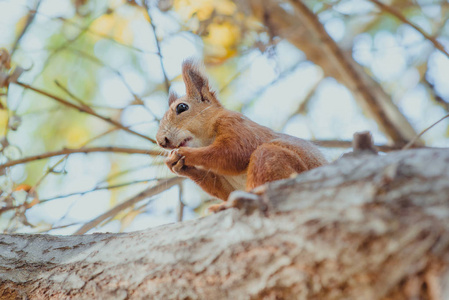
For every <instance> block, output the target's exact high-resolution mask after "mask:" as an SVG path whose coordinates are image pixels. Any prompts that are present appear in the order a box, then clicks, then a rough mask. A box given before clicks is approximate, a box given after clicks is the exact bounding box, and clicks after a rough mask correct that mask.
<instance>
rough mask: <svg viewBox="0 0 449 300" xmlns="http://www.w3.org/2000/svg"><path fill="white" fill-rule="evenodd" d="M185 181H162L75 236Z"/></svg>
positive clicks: (173, 179)
mask: <svg viewBox="0 0 449 300" xmlns="http://www.w3.org/2000/svg"><path fill="white" fill-rule="evenodd" d="M184 179H185V178H183V177H174V178H170V179H164V180H161V181H160V182H159V183H158V184H157V185H155V186H152V187H149V188H147V189H145V190H144V191H142V192H140V193H139V194H137V195H136V196H134V197H132V198H130V199H128V200H126V201H125V202H123V203H120V204H119V205H117V206H115V207H114V208H112V209H110V210H108V211H107V212H105V213H104V214H101V215H100V216H98V217H96V218H95V219H93V220H92V221H90V222H88V223H86V224H84V225H83V226H82V227H81V228H80V229H78V230H77V231H76V232H75V233H74V234H84V233H86V232H88V231H89V230H91V229H92V228H94V227H95V226H97V225H98V224H100V223H101V222H103V221H104V220H107V219H109V218H113V217H114V216H116V215H117V214H118V213H119V212H121V211H123V210H124V209H126V208H128V207H130V206H133V205H134V204H136V203H138V202H140V201H142V200H144V199H146V198H149V197H152V196H155V195H157V194H160V193H162V192H164V191H166V190H168V189H169V188H171V187H172V186H175V185H178V184H180V183H181V182H182V181H183V180H184Z"/></svg>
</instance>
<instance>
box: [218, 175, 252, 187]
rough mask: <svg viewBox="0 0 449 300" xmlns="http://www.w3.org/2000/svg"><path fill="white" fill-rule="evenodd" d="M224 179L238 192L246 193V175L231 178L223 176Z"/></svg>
mask: <svg viewBox="0 0 449 300" xmlns="http://www.w3.org/2000/svg"><path fill="white" fill-rule="evenodd" d="M223 177H224V178H225V179H226V181H227V182H229V184H230V185H232V187H233V188H234V189H236V190H241V191H244V190H246V179H247V176H246V173H244V174H241V175H235V176H229V175H226V176H225V175H223Z"/></svg>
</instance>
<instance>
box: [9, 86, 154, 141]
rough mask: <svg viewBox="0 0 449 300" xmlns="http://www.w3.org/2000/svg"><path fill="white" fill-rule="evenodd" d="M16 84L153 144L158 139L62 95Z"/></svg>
mask: <svg viewBox="0 0 449 300" xmlns="http://www.w3.org/2000/svg"><path fill="white" fill-rule="evenodd" d="M15 84H17V85H19V86H21V87H24V88H26V89H29V90H32V91H34V92H36V93H39V94H41V95H44V96H47V97H49V98H52V99H53V100H56V101H57V102H59V103H61V104H63V105H65V106H68V107H70V108H74V109H76V110H79V111H81V112H84V113H87V114H89V115H92V116H95V117H97V118H99V119H101V120H103V121H106V122H108V123H110V124H112V125H114V126H117V127H119V128H120V129H122V130H124V131H127V132H129V133H131V134H134V135H137V136H139V137H141V138H143V139H146V140H147V141H150V142H152V143H153V144H156V141H155V140H154V139H152V138H150V137H147V136H145V135H143V134H140V133H138V132H136V131H134V130H131V129H129V128H128V127H126V126H124V125H122V124H121V123H119V122H117V121H114V120H112V119H111V118H109V117H105V116H102V115H100V114H98V113H96V112H94V111H93V110H92V111H91V110H90V109H86V108H85V107H84V106H81V105H76V104H73V103H71V102H69V101H67V100H64V99H62V98H61V97H58V96H56V95H53V94H50V93H48V92H46V91H43V90H41V89H38V88H35V87H32V86H31V85H29V84H26V83H23V82H20V81H17V82H15Z"/></svg>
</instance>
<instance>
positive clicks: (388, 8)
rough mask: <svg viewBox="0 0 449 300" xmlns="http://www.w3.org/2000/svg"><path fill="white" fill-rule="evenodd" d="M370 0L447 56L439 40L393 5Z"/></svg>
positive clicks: (448, 55) (448, 54)
mask: <svg viewBox="0 0 449 300" xmlns="http://www.w3.org/2000/svg"><path fill="white" fill-rule="evenodd" d="M370 1H371V2H373V3H374V4H376V5H377V6H378V7H379V8H380V9H381V10H382V11H384V12H387V13H389V14H391V15H393V16H395V17H396V18H397V19H399V20H400V21H401V22H402V23H405V24H407V25H409V26H410V27H412V28H413V29H415V30H416V31H418V32H419V33H420V34H421V35H422V36H423V37H424V38H425V39H426V40H428V41H429V42H431V43H432V44H433V45H434V46H435V48H437V49H438V50H440V51H441V52H442V53H443V54H444V55H446V56H447V57H448V58H449V53H448V52H447V51H446V49H444V46H443V45H442V44H441V43H440V42H438V41H437V39H436V38H434V37H433V36H431V35H429V34H427V33H426V32H425V31H424V30H422V29H421V28H420V27H418V26H417V25H415V24H413V23H412V22H410V21H409V20H408V19H407V18H406V17H404V15H403V14H401V12H400V11H398V10H397V9H395V8H394V7H391V6H389V5H387V4H384V3H382V2H380V1H379V0H370Z"/></svg>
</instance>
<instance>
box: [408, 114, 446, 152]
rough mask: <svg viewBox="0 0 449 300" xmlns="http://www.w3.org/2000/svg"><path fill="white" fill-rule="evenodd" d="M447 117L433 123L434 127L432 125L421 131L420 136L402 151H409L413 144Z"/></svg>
mask: <svg viewBox="0 0 449 300" xmlns="http://www.w3.org/2000/svg"><path fill="white" fill-rule="evenodd" d="M447 117H449V114H448V115H445V116H444V117H442V118H441V119H439V120H438V121H436V122H435V123H433V124H432V125H430V126H429V127H427V128H426V129H424V130H423V131H421V133H420V134H418V135H417V136H416V137H415V138H414V139H412V140H411V141H410V142H408V143H407V145H405V146H404V148H402V150H407V149H409V148H410V147H411V146H413V144H414V143H415V142H416V141H417V140H418V139H419V138H420V137H421V136H422V135H423V134H424V133H426V132H427V131H428V130H430V129H431V128H432V127H433V126H435V125H437V124H438V123H440V122H441V121H443V120H444V119H446V118H447Z"/></svg>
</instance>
